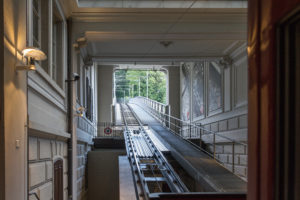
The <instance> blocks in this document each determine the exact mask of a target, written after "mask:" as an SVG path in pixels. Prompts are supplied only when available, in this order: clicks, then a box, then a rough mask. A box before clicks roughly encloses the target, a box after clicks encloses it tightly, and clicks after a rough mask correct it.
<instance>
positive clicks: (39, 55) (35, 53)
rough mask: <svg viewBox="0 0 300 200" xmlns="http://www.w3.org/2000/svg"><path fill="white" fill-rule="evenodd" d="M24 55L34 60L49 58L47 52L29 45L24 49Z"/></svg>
mask: <svg viewBox="0 0 300 200" xmlns="http://www.w3.org/2000/svg"><path fill="white" fill-rule="evenodd" d="M22 53H23V56H25V57H30V58H33V59H34V60H45V59H47V56H46V54H45V53H44V52H43V51H41V50H40V49H38V48H36V47H27V48H25V49H24V50H23V51H22Z"/></svg>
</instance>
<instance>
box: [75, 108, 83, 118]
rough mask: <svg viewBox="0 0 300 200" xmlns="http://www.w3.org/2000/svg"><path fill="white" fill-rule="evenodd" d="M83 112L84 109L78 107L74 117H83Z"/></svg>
mask: <svg viewBox="0 0 300 200" xmlns="http://www.w3.org/2000/svg"><path fill="white" fill-rule="evenodd" d="M84 111H85V107H82V106H80V107H79V108H78V109H77V110H76V114H75V116H78V117H83V113H84Z"/></svg>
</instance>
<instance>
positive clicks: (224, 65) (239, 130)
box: [180, 42, 248, 179]
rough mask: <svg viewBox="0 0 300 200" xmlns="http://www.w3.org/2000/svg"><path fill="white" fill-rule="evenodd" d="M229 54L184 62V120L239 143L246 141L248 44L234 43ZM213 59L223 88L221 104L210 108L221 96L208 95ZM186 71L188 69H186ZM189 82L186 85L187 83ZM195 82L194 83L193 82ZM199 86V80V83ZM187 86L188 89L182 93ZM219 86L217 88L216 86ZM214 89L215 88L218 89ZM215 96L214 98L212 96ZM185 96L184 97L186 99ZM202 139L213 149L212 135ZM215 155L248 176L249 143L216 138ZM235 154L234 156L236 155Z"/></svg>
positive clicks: (182, 78)
mask: <svg viewBox="0 0 300 200" xmlns="http://www.w3.org/2000/svg"><path fill="white" fill-rule="evenodd" d="M226 51H227V52H226V53H227V54H228V55H229V56H226V57H224V58H220V59H206V60H203V61H199V62H198V63H197V62H191V63H184V65H186V66H187V68H189V70H190V71H189V73H190V74H188V76H189V77H188V79H189V80H188V81H187V80H186V77H187V75H186V74H185V75H184V74H183V71H182V67H181V84H180V85H181V119H182V120H184V121H188V122H193V123H196V124H200V125H201V126H202V127H203V128H204V129H205V130H207V131H206V132H205V133H208V132H209V131H212V132H215V133H218V134H220V135H222V136H225V137H228V138H230V139H231V140H235V141H237V142H242V143H247V130H248V125H247V120H248V117H247V113H248V110H247V93H248V92H247V85H248V82H247V53H246V43H244V42H240V43H236V44H233V45H232V46H231V47H229V48H228V49H227V50H226ZM210 62H215V63H216V64H217V65H218V66H219V67H220V69H221V70H220V72H221V73H220V74H221V80H220V83H221V91H220V92H219V93H220V101H217V102H219V105H220V107H219V108H218V109H216V110H214V111H211V110H210V109H211V108H210V107H209V106H210V104H211V102H212V101H214V102H216V100H215V98H218V96H213V95H212V96H209V95H210V94H209V92H211V91H209V90H210V88H209V84H211V82H210V77H209V67H211V66H210ZM199 63H200V64H203V65H204V68H203V69H204V71H203V74H204V76H203V84H204V87H203V106H202V107H201V110H203V112H202V115H200V116H198V117H195V116H194V112H198V111H197V110H195V107H194V104H195V103H197V102H194V101H195V99H193V94H195V92H197V91H196V90H198V89H199V88H198V87H197V88H195V83H194V77H193V73H195V72H194V71H193V67H194V66H195V65H199ZM185 73H186V72H185ZM187 84H190V85H188V86H190V87H187V86H186V85H187ZM193 84H194V85H193ZM198 85H199V83H198ZM184 89H186V90H188V92H186V91H185V94H183V91H184ZM217 89H218V88H217ZM217 89H216V90H214V92H215V91H217ZM212 97H214V99H212V100H211V99H209V98H212ZM183 98H185V99H183ZM202 140H203V142H204V143H206V148H207V149H208V150H209V151H210V152H213V151H214V146H213V143H212V140H211V137H209V136H205V135H204V136H203V137H202ZM215 152H216V158H217V159H218V160H219V161H220V162H221V163H223V164H224V166H225V167H226V168H227V169H228V170H230V171H233V172H234V173H235V174H237V175H239V176H240V177H242V178H243V179H247V146H245V145H240V144H234V147H233V145H232V142H230V141H229V140H227V141H225V140H222V139H221V138H218V137H216V147H215ZM233 155H234V157H233Z"/></svg>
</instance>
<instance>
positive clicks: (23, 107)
mask: <svg viewBox="0 0 300 200" xmlns="http://www.w3.org/2000/svg"><path fill="white" fill-rule="evenodd" d="M0 7H1V8H0V9H1V10H2V11H3V12H1V14H2V16H1V20H3V21H2V22H1V28H0V29H1V32H2V33H1V34H0V35H1V40H2V41H3V43H2V42H1V46H0V48H1V51H0V53H1V54H2V56H1V58H0V60H1V76H2V77H1V78H0V80H1V84H0V86H1V94H0V96H1V100H0V101H1V108H0V113H1V119H0V123H1V124H0V126H1V131H0V134H1V136H0V140H1V144H0V145H1V150H0V152H1V155H0V159H1V163H0V164H1V165H2V166H1V167H0V170H1V174H0V176H1V178H0V179H1V181H0V182H1V183H0V187H1V189H0V193H1V194H0V199H26V198H27V197H26V196H27V173H26V172H27V164H26V163H27V130H26V124H27V96H26V72H24V71H23V72H18V73H16V71H15V65H16V64H17V63H22V61H23V60H22V55H21V51H22V49H23V48H25V47H26V45H27V44H26V34H25V33H26V28H27V25H26V1H25V0H20V1H11V0H3V1H1V2H0Z"/></svg>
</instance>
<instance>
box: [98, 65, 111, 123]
mask: <svg viewBox="0 0 300 200" xmlns="http://www.w3.org/2000/svg"><path fill="white" fill-rule="evenodd" d="M113 69H114V66H113V65H110V66H102V65H101V66H98V74H97V78H98V90H97V96H98V102H97V103H98V122H111V119H112V110H111V108H112V107H111V105H112V102H113V72H114V71H113Z"/></svg>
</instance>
